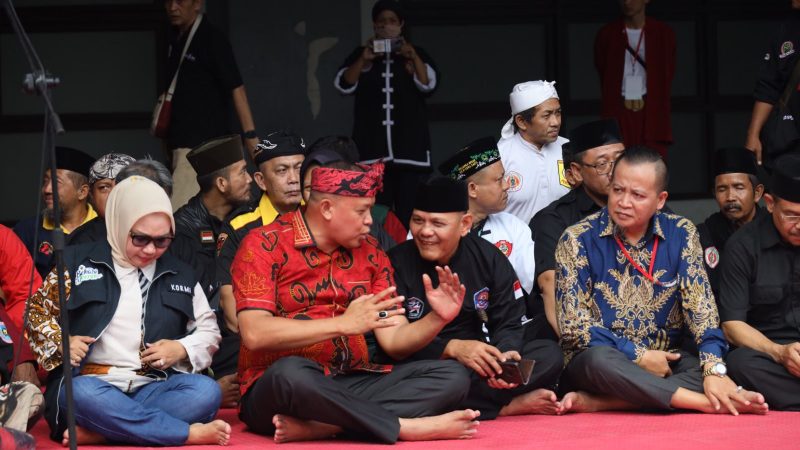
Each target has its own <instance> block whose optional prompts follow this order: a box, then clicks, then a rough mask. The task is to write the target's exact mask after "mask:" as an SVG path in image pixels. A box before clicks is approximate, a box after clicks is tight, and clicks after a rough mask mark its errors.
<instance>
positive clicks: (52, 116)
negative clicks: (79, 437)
mask: <svg viewBox="0 0 800 450" xmlns="http://www.w3.org/2000/svg"><path fill="white" fill-rule="evenodd" d="M3 6H4V7H5V10H6V14H7V15H8V19H9V22H10V23H11V27H12V28H13V29H14V33H15V34H16V35H17V37H18V38H19V42H20V45H21V46H22V50H23V52H25V57H26V58H27V60H28V65H29V66H30V68H31V71H32V77H33V83H34V85H35V87H36V92H37V94H39V95H40V96H41V98H42V100H43V101H44V104H45V110H44V133H43V138H42V159H45V158H46V155H49V157H50V180H51V183H52V189H53V219H54V229H53V248H54V255H55V260H56V274H57V276H58V304H59V307H60V317H59V322H60V325H61V344H62V347H61V356H62V362H61V368H62V372H63V377H64V379H63V386H64V388H65V389H66V392H65V394H66V409H67V430H68V431H69V448H70V449H71V450H75V449H76V448H77V441H76V433H75V408H74V402H73V398H72V364H71V361H70V357H69V315H68V314H67V305H66V289H65V285H64V270H65V267H64V242H65V241H64V232H63V230H62V229H61V207H60V205H59V201H58V177H57V176H56V174H57V172H56V170H57V164H56V151H55V137H56V135H57V134H63V133H64V127H63V126H62V124H61V119H60V118H59V117H58V113H56V110H55V109H54V108H53V102H52V100H51V98H50V91H49V89H48V76H47V72H46V71H45V69H44V66H43V65H42V61H41V60H40V59H39V55H38V54H37V53H36V49H35V48H34V47H33V44H32V43H31V41H30V38H29V37H28V35H27V34H26V33H25V30H24V29H23V28H22V24H21V23H20V21H19V17H18V16H17V12H16V11H15V10H14V5H13V4H12V3H11V0H5V2H4V3H3ZM36 240H38V238H37V239H36ZM34 270H35V269H34ZM26 312H27V307H26ZM26 320H27V314H26Z"/></svg>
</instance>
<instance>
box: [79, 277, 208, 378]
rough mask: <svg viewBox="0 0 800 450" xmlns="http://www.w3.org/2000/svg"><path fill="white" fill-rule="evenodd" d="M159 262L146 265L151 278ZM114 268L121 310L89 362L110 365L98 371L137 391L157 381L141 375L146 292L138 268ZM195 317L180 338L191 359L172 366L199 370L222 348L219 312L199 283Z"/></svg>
mask: <svg viewBox="0 0 800 450" xmlns="http://www.w3.org/2000/svg"><path fill="white" fill-rule="evenodd" d="M155 267H156V263H155V262H153V263H151V264H149V265H147V266H145V267H143V268H142V272H144V275H145V276H146V277H147V279H148V280H151V282H152V280H153V276H154V275H155ZM114 272H115V274H116V276H117V280H118V281H119V285H120V289H121V291H120V297H119V303H118V305H117V310H116V311H115V312H114V316H113V317H112V318H111V321H110V322H109V323H108V325H107V326H106V329H105V330H104V331H103V332H102V333H101V334H100V337H99V338H98V339H97V341H96V342H95V343H94V344H93V345H92V348H91V351H90V352H89V355H87V357H86V363H92V364H102V365H110V366H112V368H111V369H110V370H109V373H108V374H105V375H96V376H97V377H99V378H100V379H102V380H104V381H106V382H108V383H110V384H112V385H114V386H116V387H117V388H119V389H121V390H122V391H123V392H133V391H136V390H137V389H139V388H140V387H142V386H144V385H146V384H148V383H150V382H151V381H153V379H152V378H149V377H145V376H141V375H137V374H136V371H137V370H139V369H140V368H141V365H142V363H141V360H140V359H139V346H140V340H141V336H142V329H141V327H142V293H141V290H140V288H139V272H138V270H137V268H135V267H133V268H128V267H122V266H120V265H118V264H117V263H114ZM192 304H193V308H194V317H195V319H194V320H190V321H189V322H188V323H187V324H186V331H187V333H188V334H187V336H186V337H184V338H182V339H178V340H177V341H178V342H180V343H181V345H183V347H184V348H185V349H186V354H187V355H188V361H187V360H184V361H180V362H178V363H176V364H174V365H173V366H172V367H173V368H174V369H175V370H178V371H180V372H189V373H192V372H194V373H196V372H199V371H201V370H203V369H205V368H207V367H208V366H210V365H211V358H212V356H213V355H214V352H216V351H217V349H218V348H219V341H220V334H219V327H218V326H217V320H216V316H215V315H214V312H213V311H212V310H211V308H210V307H209V305H208V300H207V299H206V296H205V294H204V293H203V289H202V288H201V287H200V284H199V283H198V284H197V285H196V286H195V287H194V296H193V298H192Z"/></svg>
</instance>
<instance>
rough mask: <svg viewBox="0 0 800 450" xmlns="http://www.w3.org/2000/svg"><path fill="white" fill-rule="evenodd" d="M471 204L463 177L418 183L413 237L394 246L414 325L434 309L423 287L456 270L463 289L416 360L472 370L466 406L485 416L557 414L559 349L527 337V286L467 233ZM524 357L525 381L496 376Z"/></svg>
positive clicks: (501, 258) (500, 256)
mask: <svg viewBox="0 0 800 450" xmlns="http://www.w3.org/2000/svg"><path fill="white" fill-rule="evenodd" d="M468 208H469V202H468V200H467V186H466V184H464V182H463V181H456V180H452V179H450V178H446V177H435V178H432V179H431V180H429V181H428V182H426V183H423V184H420V185H419V187H418V190H417V195H416V199H415V201H414V210H413V211H412V214H411V222H410V229H411V235H412V236H413V237H414V239H413V240H409V241H406V242H404V243H402V244H400V245H398V246H397V247H394V248H393V249H391V250H390V251H389V259H390V260H391V262H392V266H393V267H394V268H395V282H396V283H397V294H398V295H402V296H404V297H405V301H404V304H403V306H404V308H405V311H406V317H407V318H408V320H409V322H414V321H417V320H420V319H421V318H423V317H424V316H425V315H426V314H428V313H429V312H430V311H431V307H430V305H429V304H428V300H427V298H426V295H425V292H426V288H425V285H430V283H433V285H436V284H438V280H439V275H440V274H443V273H445V272H444V271H452V272H454V273H456V274H458V278H459V279H460V280H461V282H462V283H463V284H464V286H465V288H466V294H465V296H464V303H463V304H462V306H461V312H460V313H459V314H458V316H457V317H456V318H455V319H454V320H452V321H451V322H450V323H448V324H447V325H446V326H445V327H444V329H442V331H441V332H440V333H439V335H438V336H437V337H436V338H434V340H433V341H431V342H430V343H429V344H428V345H427V346H425V347H424V348H422V349H420V350H418V351H417V352H416V353H415V354H414V355H412V357H411V358H412V359H455V360H457V361H458V362H460V363H461V364H463V365H464V366H466V367H467V368H469V369H472V372H471V379H472V385H471V387H470V392H469V395H468V397H467V399H466V401H465V403H464V404H463V405H462V407H464V408H470V409H472V408H475V409H479V410H480V411H481V418H483V419H494V418H495V417H497V416H498V415H500V416H505V415H519V414H556V413H558V412H559V411H560V410H561V404H560V403H559V402H558V401H557V398H556V394H555V393H554V392H553V391H551V390H550V389H552V387H553V386H554V385H555V383H556V381H557V380H558V376H559V374H560V373H561V367H562V365H563V357H562V355H561V350H560V349H559V347H558V345H557V344H556V343H555V342H553V341H550V340H533V341H528V342H524V340H523V334H524V332H523V327H522V317H523V316H524V315H525V302H524V294H523V291H522V287H521V286H520V283H519V280H518V279H517V276H516V274H515V273H514V268H513V267H512V266H511V263H510V262H509V261H508V259H507V258H506V257H505V256H504V255H503V253H501V252H500V251H499V250H498V249H497V248H496V247H495V246H494V245H492V244H491V243H489V242H487V241H486V240H484V239H482V238H480V237H478V236H475V235H474V234H471V233H470V229H471V228H472V215H471V214H469V213H468V212H467V210H468ZM443 267H444V269H442V268H443ZM420 277H422V278H423V283H420V282H419V280H420ZM521 358H525V359H534V360H536V365H535V367H534V370H533V375H532V377H531V379H530V381H529V383H528V384H527V385H517V384H510V383H507V382H505V381H504V380H502V379H500V378H499V376H500V374H501V372H502V370H501V368H500V365H499V362H501V361H506V360H509V359H514V360H520V359H521Z"/></svg>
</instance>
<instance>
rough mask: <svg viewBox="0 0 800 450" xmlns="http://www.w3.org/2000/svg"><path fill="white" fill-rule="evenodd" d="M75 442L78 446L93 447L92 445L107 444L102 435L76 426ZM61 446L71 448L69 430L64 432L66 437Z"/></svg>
mask: <svg viewBox="0 0 800 450" xmlns="http://www.w3.org/2000/svg"><path fill="white" fill-rule="evenodd" d="M75 442H77V443H78V445H92V444H105V443H106V438H105V437H103V435H102V434H100V433H95V432H94V431H89V430H87V429H86V428H83V427H79V426H77V425H75ZM61 445H63V446H64V447H69V430H64V437H63V438H62V439H61Z"/></svg>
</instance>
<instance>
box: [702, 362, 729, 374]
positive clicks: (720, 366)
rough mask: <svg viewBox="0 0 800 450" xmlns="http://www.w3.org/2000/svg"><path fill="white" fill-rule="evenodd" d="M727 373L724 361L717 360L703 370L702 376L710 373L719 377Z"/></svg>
mask: <svg viewBox="0 0 800 450" xmlns="http://www.w3.org/2000/svg"><path fill="white" fill-rule="evenodd" d="M727 374H728V366H726V365H725V363H721V362H718V363H714V364H712V365H711V367H709V368H708V369H706V370H704V371H703V378H705V377H707V376H710V375H716V376H718V377H720V378H724V377H725V375H727Z"/></svg>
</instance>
